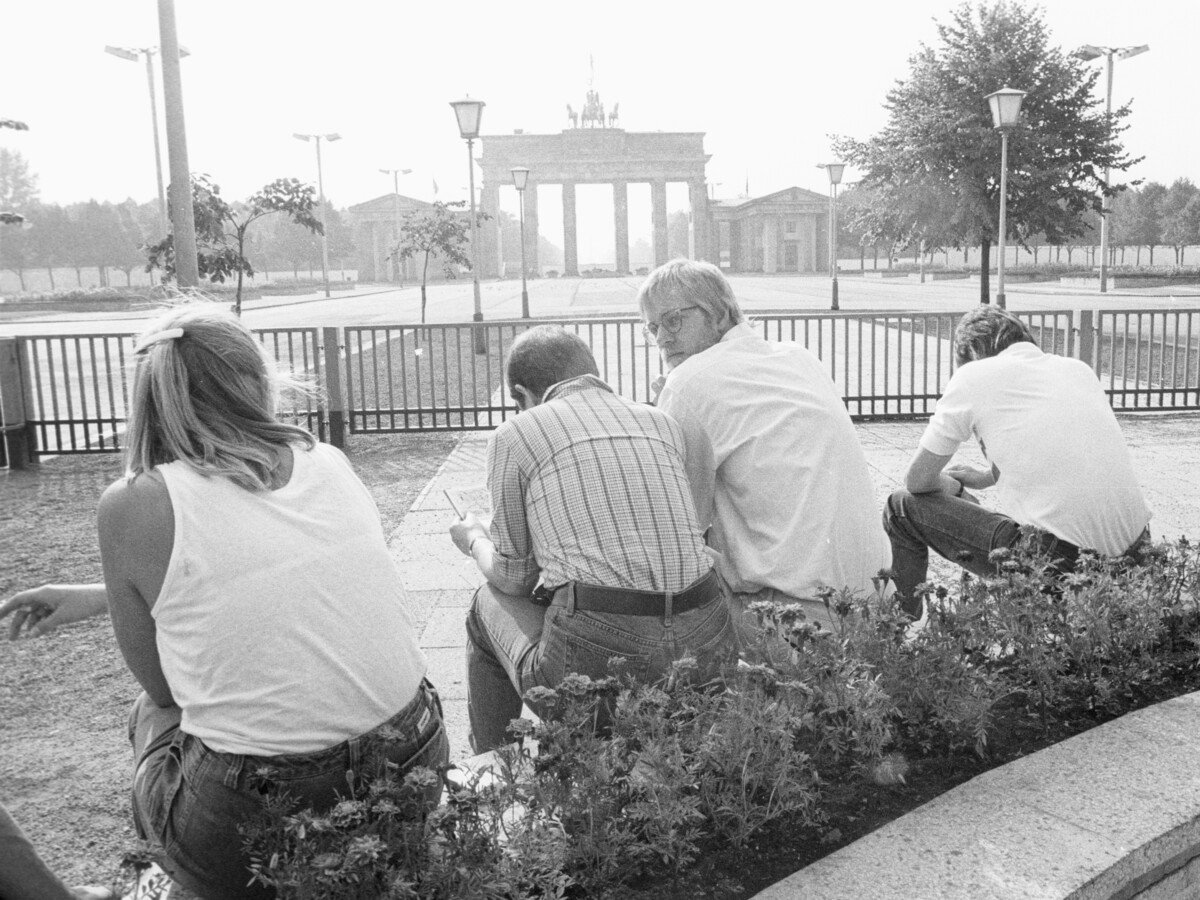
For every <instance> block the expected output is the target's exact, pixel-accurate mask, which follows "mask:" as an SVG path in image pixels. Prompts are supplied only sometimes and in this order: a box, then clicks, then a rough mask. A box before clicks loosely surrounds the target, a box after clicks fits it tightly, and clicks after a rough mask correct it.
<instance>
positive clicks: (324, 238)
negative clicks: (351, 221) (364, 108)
mask: <svg viewBox="0 0 1200 900" xmlns="http://www.w3.org/2000/svg"><path fill="white" fill-rule="evenodd" d="M292 137H294V138H295V139H296V140H298V141H304V142H305V143H308V142H310V141H315V142H316V144H317V199H318V201H319V202H320V204H321V281H322V282H323V283H324V284H325V298H326V299H329V226H328V225H327V224H326V223H325V178H324V176H323V175H322V173H321V138H324V139H325V140H327V141H330V142H333V141H340V140H341V139H342V136H341V135H340V134H337V133H336V132H335V133H332V134H293V135H292Z"/></svg>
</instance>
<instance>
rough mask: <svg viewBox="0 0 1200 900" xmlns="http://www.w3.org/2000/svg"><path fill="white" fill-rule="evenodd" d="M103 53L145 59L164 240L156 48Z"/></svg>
mask: <svg viewBox="0 0 1200 900" xmlns="http://www.w3.org/2000/svg"><path fill="white" fill-rule="evenodd" d="M104 52H105V53H108V54H110V55H111V56H115V57H117V59H127V60H129V61H130V62H137V61H138V57H139V56H142V55H144V56H145V57H146V85H147V87H148V88H149V89H150V126H151V127H152V128H153V129H154V177H155V178H156V179H158V230H159V235H158V236H159V237H160V238H165V237H166V236H167V233H168V231H170V229H169V228H168V226H167V194H166V191H165V190H164V189H163V175H162V151H161V150H160V149H159V143H158V98H157V97H156V96H155V92H154V54H155V53H157V52H158V48H157V47H114V46H113V45H111V44H109V45H108V46H107V47H105V48H104ZM190 55H191V54H190V53H189V52H188V50H187V48H185V47H180V48H179V57H180V59H182V58H183V57H185V56H190Z"/></svg>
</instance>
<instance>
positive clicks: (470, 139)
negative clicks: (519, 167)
mask: <svg viewBox="0 0 1200 900" xmlns="http://www.w3.org/2000/svg"><path fill="white" fill-rule="evenodd" d="M450 106H451V108H453V110H454V116H455V118H457V119H458V132H459V134H460V135H461V136H462V138H463V140H465V141H466V142H467V174H468V176H469V181H470V191H471V278H472V286H473V289H474V292H475V313H474V315H473V316H472V317H471V318H472V320H473V321H474V322H475V323H476V327H475V352H476V353H487V336H486V334H485V333H484V330H483V327H482V325H480V324H479V323H481V322H482V321H483V301H482V300H481V298H480V294H479V223H478V221H477V220H476V218H475V138H477V137H479V120H480V118H481V117H482V116H483V107H484V106H485V104H484V102H483V101H482V100H472V99H470V98H469V97H468V98H466V99H464V100H452V101H451V102H450Z"/></svg>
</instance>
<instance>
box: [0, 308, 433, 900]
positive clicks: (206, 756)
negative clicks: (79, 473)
mask: <svg viewBox="0 0 1200 900" xmlns="http://www.w3.org/2000/svg"><path fill="white" fill-rule="evenodd" d="M135 366H136V369H135V373H134V381H133V392H132V397H131V401H130V415H129V425H128V430H127V434H126V441H127V444H126V448H125V459H126V464H127V474H126V476H125V477H124V478H122V479H121V480H119V481H117V482H116V483H114V484H113V485H112V486H111V487H109V489H108V490H107V491H105V493H104V496H103V497H102V498H101V500H100V508H99V536H100V550H101V558H102V561H103V565H104V585H88V586H74V587H72V588H65V589H64V588H50V587H46V588H42V589H40V590H39V591H28V592H25V594H24V595H17V597H14V598H13V599H12V600H10V601H9V602H8V603H6V604H4V606H3V607H0V616H3V615H5V614H6V613H8V612H12V611H16V612H17V616H16V617H15V619H16V621H15V622H14V626H13V627H14V631H17V630H19V629H20V627H21V625H22V624H25V625H27V626H30V627H35V626H36V630H38V631H42V632H44V631H45V630H48V629H49V628H51V627H53V626H54V625H57V624H62V623H63V622H65V621H71V620H73V619H78V618H82V617H83V616H85V615H88V614H92V613H95V612H99V611H100V610H101V609H103V607H104V601H105V595H107V605H108V608H109V610H110V612H111V615H112V621H113V630H114V632H115V634H116V638H117V643H118V645H119V646H120V649H121V653H122V654H123V655H124V657H125V661H126V664H127V665H128V666H129V669H130V671H131V672H132V673H133V675H134V677H135V678H136V679H137V680H138V682H139V683H140V684H141V686H142V688H143V689H144V693H143V694H142V696H141V697H140V698H139V699H138V701H137V702H136V703H135V705H134V709H133V712H132V714H131V717H130V739H131V741H132V743H133V749H134V759H135V774H134V790H133V805H134V820H135V824H136V826H137V830H138V832H139V834H140V835H141V836H143V837H145V838H147V839H149V840H150V841H151V842H153V843H157V845H158V846H159V848H160V850H161V856H162V858H161V863H162V865H163V868H165V869H166V870H167V871H168V872H169V873H171V875H172V877H173V878H174V879H175V880H177V881H179V882H180V883H182V884H183V885H184V886H185V887H187V888H189V889H190V890H192V891H193V892H194V893H196V894H197V895H198V896H200V897H203V898H227V897H237V898H240V897H270V896H272V895H273V892H271V891H269V890H268V889H266V888H264V887H262V886H259V885H254V886H247V884H246V882H247V881H248V880H249V878H250V874H249V871H248V868H247V866H248V863H249V860H248V858H247V857H246V856H245V855H244V853H243V850H242V839H241V837H240V835H239V833H238V825H239V824H241V823H242V822H245V821H247V820H250V819H253V818H254V817H255V816H256V815H257V814H258V813H259V811H260V810H261V808H262V804H263V801H264V793H265V791H266V789H268V788H274V789H276V790H278V791H284V792H286V793H287V794H288V795H290V796H291V797H293V798H294V799H295V801H296V802H297V805H298V807H300V808H302V807H304V806H313V807H315V808H316V809H318V810H320V809H323V808H328V807H329V806H332V805H333V804H334V803H335V802H336V801H337V799H338V798H339V795H344V794H345V793H346V791H347V781H346V773H347V770H350V771H353V772H355V774H356V775H358V776H359V777H363V776H366V775H369V774H371V773H369V772H365V771H363V768H364V766H365V765H366V763H365V757H367V756H369V755H370V754H369V753H368V751H369V750H370V749H371V748H377V747H379V746H380V738H379V737H378V736H377V735H375V734H373V732H374V731H375V730H376V729H379V728H380V726H384V725H386V726H388V727H387V728H386V729H382V730H383V732H384V733H385V734H387V735H389V737H388V738H387V740H386V743H385V744H383V746H384V748H385V754H386V757H387V759H388V760H390V761H391V762H394V763H396V764H397V765H399V766H400V770H399V774H400V775H401V776H403V774H404V773H405V772H407V771H408V770H410V769H412V768H415V767H416V766H428V767H430V768H434V769H437V768H440V767H444V766H445V765H446V764H447V762H448V757H449V746H448V742H447V739H446V734H445V730H444V728H443V726H442V718H441V707H440V704H439V702H438V700H437V695H436V693H435V692H434V690H433V688H432V686H431V685H430V684H429V682H428V681H427V680H425V677H424V676H425V659H424V657H423V655H422V654H421V651H420V649H419V648H418V646H417V640H416V635H415V633H414V631H413V627H412V624H411V622H410V620H409V618H408V614H407V612H406V609H405V601H404V590H403V587H402V585H401V582H400V578H399V575H398V573H397V571H396V569H395V566H394V563H393V562H392V559H391V556H390V554H389V553H388V549H387V545H386V541H385V539H384V536H383V529H382V526H381V524H380V521H379V513H378V510H377V509H376V507H375V504H374V502H373V500H372V499H371V496H370V494H369V493H368V492H367V490H366V488H365V487H364V486H363V484H362V482H360V481H359V480H358V478H357V477H356V476H355V475H354V473H353V471H352V470H351V468H350V466H349V463H348V462H347V461H346V459H345V457H344V456H343V455H342V454H341V452H340V451H338V450H336V449H334V448H332V447H329V446H326V445H323V444H318V443H317V442H316V440H315V439H314V438H313V437H312V435H311V434H309V433H308V432H307V431H305V430H303V429H301V428H298V427H296V426H293V425H286V424H283V423H280V422H278V421H277V420H276V419H275V410H276V402H277V399H278V396H277V395H278V392H279V389H280V387H281V385H282V384H283V383H284V382H285V379H283V378H282V377H281V376H280V375H279V374H278V373H277V372H276V371H275V364H274V362H273V361H272V360H270V359H269V357H268V356H267V355H266V353H265V352H264V351H263V349H262V348H261V346H260V345H259V343H258V342H257V341H256V340H255V339H254V337H253V336H252V335H251V334H250V332H249V331H248V330H247V329H246V327H245V326H244V325H243V324H242V323H241V322H240V321H239V320H238V319H236V318H234V317H233V316H231V315H230V314H228V313H226V312H224V311H223V310H221V309H219V308H217V307H216V306H215V305H209V304H204V305H203V306H190V307H185V308H183V309H181V310H178V311H173V312H171V313H169V314H167V315H165V316H164V317H162V318H161V319H159V320H158V321H156V322H155V323H154V324H153V325H151V326H150V328H148V329H147V331H146V332H145V333H144V334H143V335H142V337H141V338H140V340H139V341H138V344H137V347H136V351H135ZM397 734H398V735H399V737H397V736H396V735H397ZM264 765H265V766H267V767H269V768H270V771H271V773H272V774H271V776H270V778H269V782H268V783H264V780H263V778H262V777H261V776H259V775H257V774H256V773H258V772H261V771H262V770H263V766H264ZM434 799H436V798H435V797H431V800H434Z"/></svg>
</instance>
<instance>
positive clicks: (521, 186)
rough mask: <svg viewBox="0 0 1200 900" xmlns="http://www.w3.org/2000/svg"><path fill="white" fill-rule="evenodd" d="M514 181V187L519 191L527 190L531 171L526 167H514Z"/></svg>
mask: <svg viewBox="0 0 1200 900" xmlns="http://www.w3.org/2000/svg"><path fill="white" fill-rule="evenodd" d="M512 179H513V187H515V188H516V189H517V190H518V191H523V190H525V185H526V184H528V183H529V170H528V169H527V168H525V167H524V166H513V170H512Z"/></svg>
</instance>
